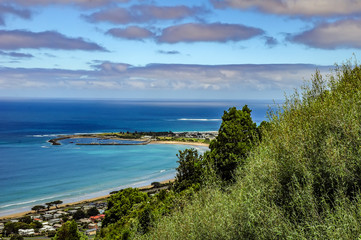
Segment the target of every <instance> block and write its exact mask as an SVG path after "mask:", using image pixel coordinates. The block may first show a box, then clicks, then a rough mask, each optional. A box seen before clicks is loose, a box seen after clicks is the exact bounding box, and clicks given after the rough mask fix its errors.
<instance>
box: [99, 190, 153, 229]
mask: <svg viewBox="0 0 361 240" xmlns="http://www.w3.org/2000/svg"><path fill="white" fill-rule="evenodd" d="M147 199H148V195H147V194H146V193H143V192H141V191H140V190H139V189H136V188H126V189H123V190H121V191H119V192H118V193H116V194H113V195H111V196H110V198H108V209H107V210H106V211H105V218H104V220H103V222H102V225H103V226H104V227H105V226H107V225H109V224H111V223H116V222H118V221H120V220H122V218H123V217H126V216H127V215H128V214H129V213H130V212H132V211H133V210H134V209H133V207H134V206H135V205H137V204H140V203H142V202H145V201H146V200H147Z"/></svg>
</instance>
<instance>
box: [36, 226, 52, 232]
mask: <svg viewBox="0 0 361 240" xmlns="http://www.w3.org/2000/svg"><path fill="white" fill-rule="evenodd" d="M55 230H56V229H55V228H53V227H52V226H49V225H45V226H43V227H42V228H40V229H39V232H51V231H55Z"/></svg>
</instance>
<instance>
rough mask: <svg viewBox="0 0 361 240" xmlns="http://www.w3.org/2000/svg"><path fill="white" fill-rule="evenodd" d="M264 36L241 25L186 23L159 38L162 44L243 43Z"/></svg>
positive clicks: (258, 30) (169, 30)
mask: <svg viewBox="0 0 361 240" xmlns="http://www.w3.org/2000/svg"><path fill="white" fill-rule="evenodd" d="M262 34H264V32H263V30H261V29H259V28H252V27H247V26H244V25H240V24H225V23H212V24H203V23H186V24H181V25H176V26H171V27H168V28H165V29H164V30H163V31H162V34H161V35H160V36H159V37H158V41H159V42H161V43H178V42H188V43H190V42H228V41H242V40H247V39H250V38H252V37H255V36H259V35H262Z"/></svg>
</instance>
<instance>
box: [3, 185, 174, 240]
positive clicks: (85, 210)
mask: <svg viewBox="0 0 361 240" xmlns="http://www.w3.org/2000/svg"><path fill="white" fill-rule="evenodd" d="M172 182H173V179H170V180H166V181H162V182H152V184H151V185H149V186H144V187H140V188H139V190H140V191H142V192H145V193H147V194H148V195H150V196H151V195H153V194H155V193H157V192H159V191H161V190H164V189H165V190H166V189H169V188H170V187H171V184H172ZM117 192H118V191H114V192H111V193H110V195H111V194H115V193H117ZM110 195H108V196H104V197H99V198H96V199H91V200H85V201H81V202H78V203H69V204H63V205H61V206H59V207H58V206H52V207H50V206H49V208H48V209H47V208H46V207H45V206H42V207H41V208H38V210H33V211H29V212H27V213H23V214H15V215H13V216H4V217H0V239H10V237H11V236H14V235H17V236H21V237H37V239H51V238H52V237H54V236H55V234H56V231H57V230H58V229H59V228H60V227H61V226H62V225H63V224H64V223H65V222H67V221H69V220H74V221H75V222H76V224H77V226H78V229H79V230H80V231H81V232H83V233H84V234H85V235H86V236H87V237H89V238H90V239H92V238H94V237H95V235H96V234H97V232H98V231H99V230H100V229H101V227H102V220H103V219H104V217H105V211H106V210H107V198H108V197H109V196H110ZM38 206H39V205H38ZM40 206H41V205H40ZM33 209H34V208H33Z"/></svg>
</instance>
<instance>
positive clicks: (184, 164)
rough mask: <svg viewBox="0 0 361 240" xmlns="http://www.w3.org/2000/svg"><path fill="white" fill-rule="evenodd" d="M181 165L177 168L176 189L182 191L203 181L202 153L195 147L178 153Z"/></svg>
mask: <svg viewBox="0 0 361 240" xmlns="http://www.w3.org/2000/svg"><path fill="white" fill-rule="evenodd" d="M177 157H178V159H179V160H178V161H177V162H178V163H179V166H178V167H177V168H176V170H177V174H176V180H175V183H174V188H175V190H176V191H182V190H184V189H186V188H188V187H190V186H192V184H197V183H201V181H202V179H201V177H202V166H203V165H202V163H203V157H202V155H198V151H197V150H196V149H194V148H192V149H185V150H184V151H179V154H177Z"/></svg>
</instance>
